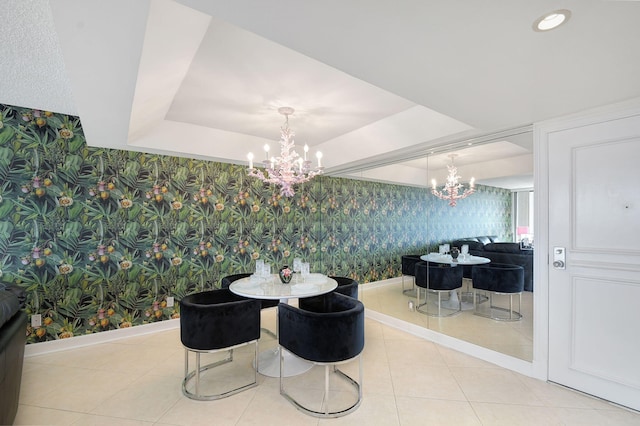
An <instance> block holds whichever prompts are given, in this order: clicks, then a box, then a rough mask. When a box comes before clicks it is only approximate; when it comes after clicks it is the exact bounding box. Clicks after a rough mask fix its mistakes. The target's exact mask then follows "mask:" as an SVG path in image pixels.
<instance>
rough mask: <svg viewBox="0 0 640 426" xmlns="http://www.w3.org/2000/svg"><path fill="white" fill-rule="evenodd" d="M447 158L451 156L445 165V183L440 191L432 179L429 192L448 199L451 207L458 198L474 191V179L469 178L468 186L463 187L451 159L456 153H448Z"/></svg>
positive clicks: (465, 196)
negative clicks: (446, 174) (447, 173)
mask: <svg viewBox="0 0 640 426" xmlns="http://www.w3.org/2000/svg"><path fill="white" fill-rule="evenodd" d="M449 158H451V165H448V166H447V169H448V170H449V175H448V176H447V183H445V184H444V187H443V188H442V191H438V189H437V188H438V187H437V184H436V180H435V179H432V180H431V184H432V185H433V188H432V189H431V193H432V194H433V195H435V196H436V197H438V198H440V199H442V200H446V201H449V205H450V206H451V207H455V206H456V204H457V202H458V200H462V199H463V198H467V197H468V196H469V195H471V194H473V193H474V192H476V190H475V188H474V186H473V185H474V181H475V179H474V178H471V181H469V188H468V189H464V187H463V186H462V184H460V183H459V180H460V176H458V169H457V168H456V166H454V165H453V159H454V158H456V154H451V155H449ZM460 190H463V191H462V193H460Z"/></svg>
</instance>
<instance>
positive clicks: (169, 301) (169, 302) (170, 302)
mask: <svg viewBox="0 0 640 426" xmlns="http://www.w3.org/2000/svg"><path fill="white" fill-rule="evenodd" d="M173 303H174V300H173V296H169V297H167V308H170V307H172V306H173Z"/></svg>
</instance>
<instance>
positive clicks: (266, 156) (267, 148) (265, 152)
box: [264, 144, 269, 160]
mask: <svg viewBox="0 0 640 426" xmlns="http://www.w3.org/2000/svg"><path fill="white" fill-rule="evenodd" d="M264 158H265V160H268V159H269V145H267V144H265V145H264Z"/></svg>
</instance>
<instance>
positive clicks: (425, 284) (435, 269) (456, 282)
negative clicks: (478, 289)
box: [415, 261, 463, 290]
mask: <svg viewBox="0 0 640 426" xmlns="http://www.w3.org/2000/svg"><path fill="white" fill-rule="evenodd" d="M427 271H428V272H427ZM427 274H428V275H427ZM415 277H416V285H417V286H418V287H422V288H428V289H429V290H454V289H456V288H460V287H462V277H463V268H462V266H459V265H457V266H451V265H449V264H446V263H433V262H424V261H422V262H418V263H416V272H415Z"/></svg>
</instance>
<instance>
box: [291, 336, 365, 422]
mask: <svg viewBox="0 0 640 426" xmlns="http://www.w3.org/2000/svg"><path fill="white" fill-rule="evenodd" d="M283 351H284V349H283V348H282V347H280V395H282V396H283V397H284V398H285V399H286V400H288V401H289V402H290V403H291V404H293V406H294V407H296V408H297V409H298V410H300V411H301V412H303V413H305V414H308V415H310V416H313V417H319V418H336V417H342V416H346V415H347V414H349V413H351V412H353V411H355V410H356V409H357V408H358V407H359V406H360V404H361V403H362V385H361V383H362V354H359V355H358V356H357V358H358V380H357V381H356V380H354V379H353V378H352V377H350V376H349V375H347V374H346V373H344V372H343V371H341V370H340V369H338V368H337V367H336V365H339V364H344V363H347V362H350V361H352V360H353V358H351V359H348V360H345V361H342V362H337V363H336V362H331V363H325V362H314V361H309V360H305V361H307V362H311V363H313V364H314V365H320V366H324V400H323V405H324V410H323V411H319V410H313V409H311V408H309V407H305V406H304V405H302V404H301V403H300V402H298V401H297V400H296V399H295V398H293V396H291V395H290V394H289V393H287V391H286V390H285V388H284V380H283V378H284V376H283V375H282V372H283V371H284V356H283V355H282V354H283ZM292 355H293V356H294V357H296V358H299V359H304V358H301V357H298V356H297V355H295V354H292ZM330 370H332V372H333V373H335V374H336V377H340V378H341V379H343V380H345V381H346V382H347V383H348V384H350V385H351V386H352V387H353V389H355V390H356V392H357V393H358V399H357V401H356V402H355V403H353V404H352V405H350V406H349V407H347V408H344V409H342V410H338V411H329V373H330Z"/></svg>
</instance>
